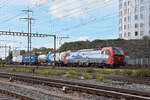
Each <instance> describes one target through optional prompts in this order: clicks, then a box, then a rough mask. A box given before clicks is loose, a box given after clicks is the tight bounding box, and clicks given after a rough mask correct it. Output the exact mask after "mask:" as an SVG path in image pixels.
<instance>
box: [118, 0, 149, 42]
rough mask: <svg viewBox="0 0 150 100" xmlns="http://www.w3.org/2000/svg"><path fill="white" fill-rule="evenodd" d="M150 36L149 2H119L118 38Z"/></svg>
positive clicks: (129, 0)
mask: <svg viewBox="0 0 150 100" xmlns="http://www.w3.org/2000/svg"><path fill="white" fill-rule="evenodd" d="M143 36H150V0H119V38H121V39H127V40H129V39H141V38H142V37H143Z"/></svg>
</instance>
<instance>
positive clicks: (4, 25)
mask: <svg viewBox="0 0 150 100" xmlns="http://www.w3.org/2000/svg"><path fill="white" fill-rule="evenodd" d="M27 8H30V9H32V10H33V14H31V16H32V17H33V18H34V19H35V21H33V24H32V32H33V33H42V34H56V35H57V36H69V37H70V38H69V39H63V40H62V42H61V43H62V44H63V43H64V42H70V41H79V40H87V39H88V40H90V41H92V40H95V39H114V38H118V0H0V19H1V20H0V30H10V31H24V32H27V21H25V20H21V19H20V18H24V17H27V14H26V13H24V12H22V10H25V9H27ZM3 40H7V41H5V42H4V41H3ZM5 44H6V45H11V46H14V47H21V48H26V47H27V38H24V37H6V36H0V45H5ZM41 46H46V47H53V38H33V39H32V47H33V48H34V47H37V48H39V47H41ZM59 46H60V45H59V40H58V41H57V47H59ZM0 51H4V50H3V49H1V50H0ZM3 54H4V53H3V52H1V54H0V55H1V56H2V55H3Z"/></svg>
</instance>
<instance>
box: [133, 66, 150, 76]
mask: <svg viewBox="0 0 150 100" xmlns="http://www.w3.org/2000/svg"><path fill="white" fill-rule="evenodd" d="M133 76H136V77H150V69H148V68H142V69H139V70H137V71H136V72H134V74H133Z"/></svg>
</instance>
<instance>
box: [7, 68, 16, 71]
mask: <svg viewBox="0 0 150 100" xmlns="http://www.w3.org/2000/svg"><path fill="white" fill-rule="evenodd" d="M8 70H9V71H16V68H8Z"/></svg>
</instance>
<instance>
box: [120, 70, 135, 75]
mask: <svg viewBox="0 0 150 100" xmlns="http://www.w3.org/2000/svg"><path fill="white" fill-rule="evenodd" d="M121 72H122V73H123V74H124V75H127V76H131V75H132V73H133V71H132V70H127V69H125V70H122V71H121Z"/></svg>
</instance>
